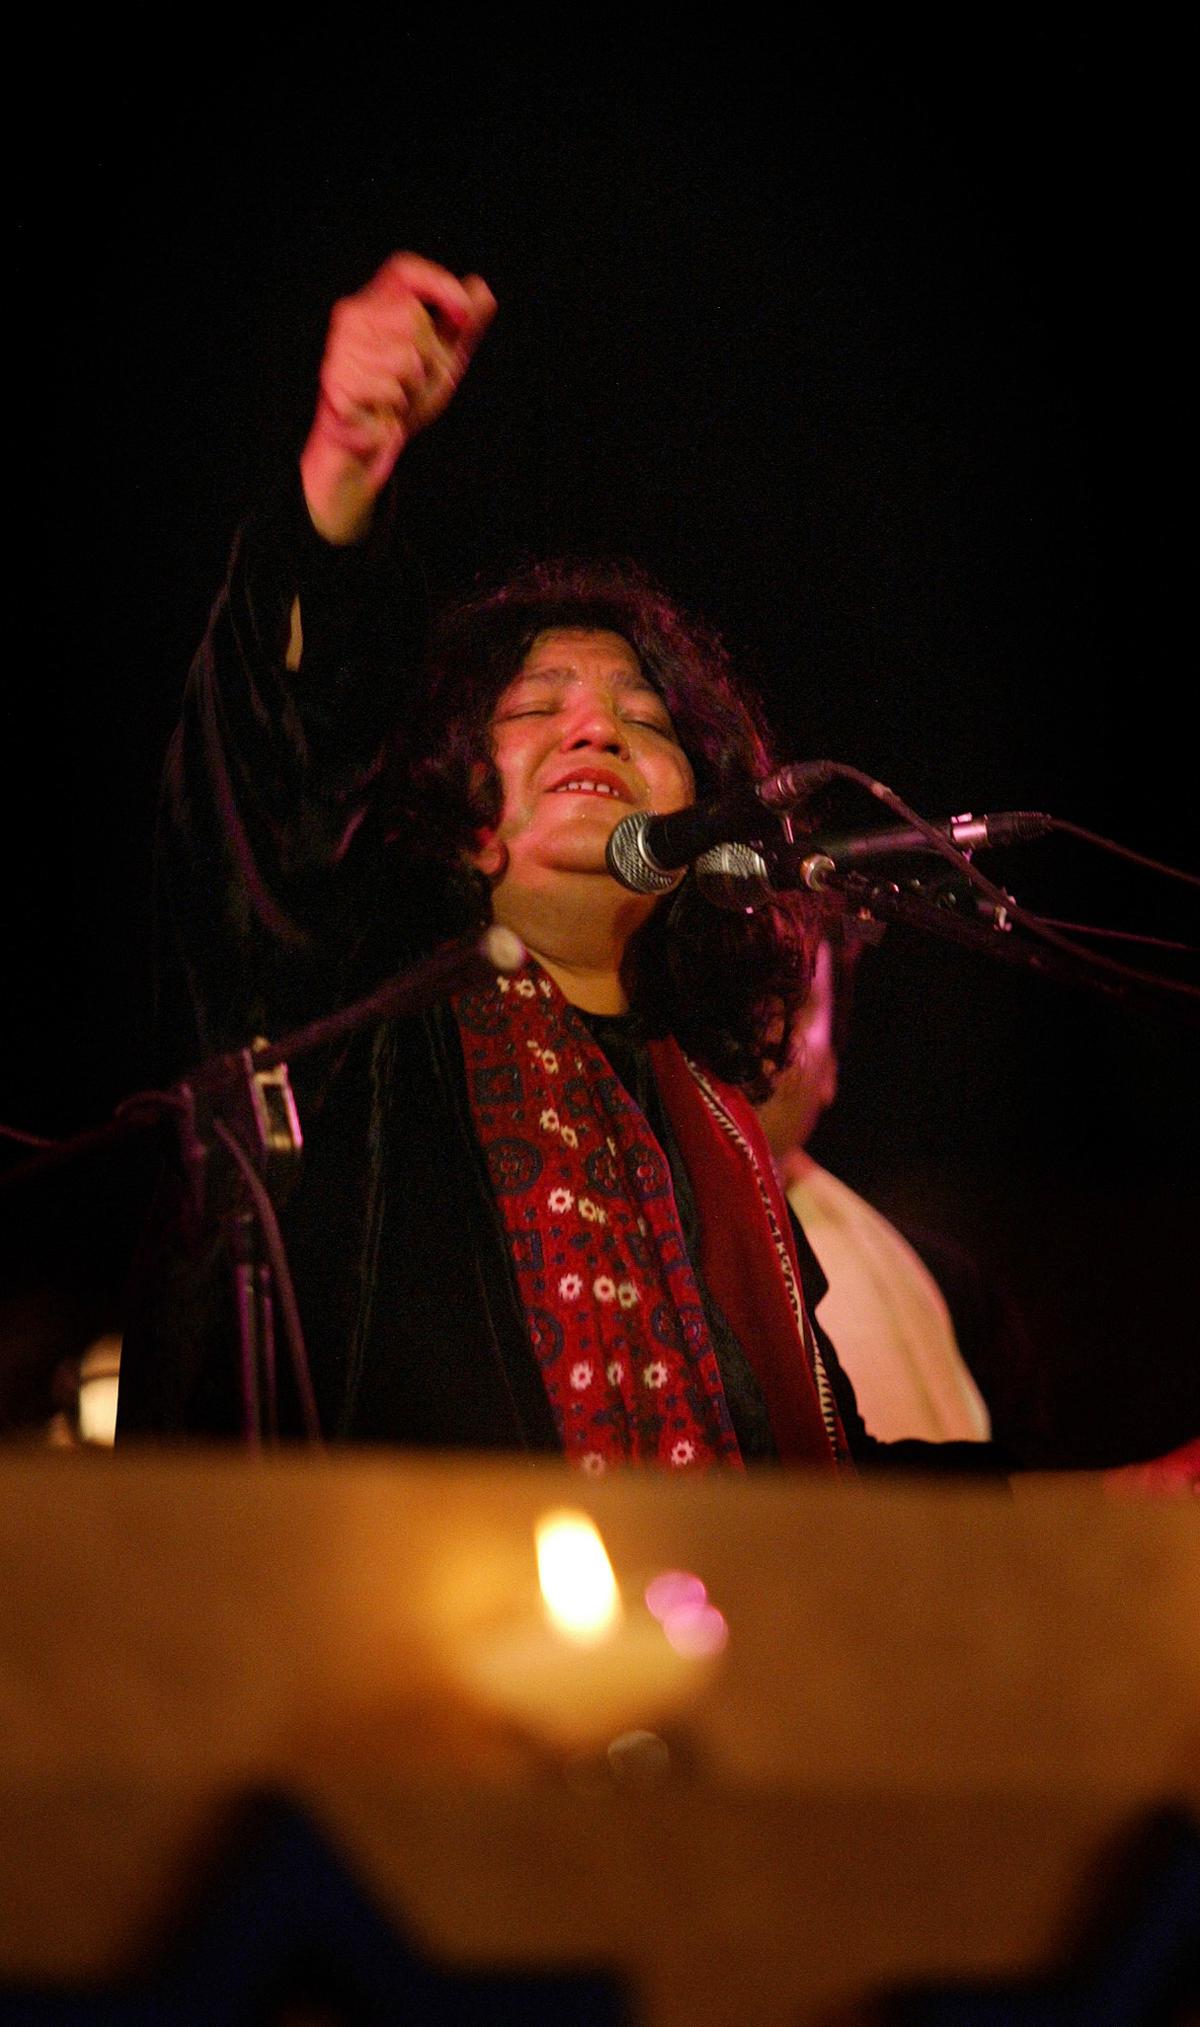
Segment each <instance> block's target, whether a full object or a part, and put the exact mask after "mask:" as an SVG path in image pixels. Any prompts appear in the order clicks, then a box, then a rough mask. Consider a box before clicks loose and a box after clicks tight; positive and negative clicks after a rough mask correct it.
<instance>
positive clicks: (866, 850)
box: [790, 809, 1054, 889]
mask: <svg viewBox="0 0 1200 2027" xmlns="http://www.w3.org/2000/svg"><path fill="white" fill-rule="evenodd" d="M930 828H931V829H932V830H934V831H936V832H937V834H938V836H939V837H941V838H944V839H945V840H946V843H947V844H950V845H953V846H954V847H955V849H956V850H958V851H960V852H973V851H984V850H986V849H987V848H988V847H989V846H997V845H1020V844H1027V843H1028V842H1029V841H1030V840H1031V839H1033V838H1042V837H1045V836H1046V835H1047V834H1048V833H1049V832H1050V831H1052V830H1053V829H1054V818H1053V817H1052V816H1047V815H1046V814H1045V812H1044V811H1042V810H1038V809H1002V810H997V811H994V812H993V813H992V814H991V815H989V816H972V815H971V814H970V812H968V813H967V814H966V815H964V816H952V817H948V818H947V819H946V820H945V821H944V822H942V823H934V824H932V825H931V826H930ZM912 852H927V853H930V854H931V855H933V856H934V857H937V856H939V854H938V850H937V846H936V845H935V844H934V843H933V841H932V839H931V838H930V837H929V836H928V835H927V833H926V832H925V831H920V830H918V829H917V828H916V826H915V825H914V824H903V825H899V826H897V828H896V829H894V830H871V831H850V832H847V833H846V834H845V835H843V836H839V837H831V836H829V835H827V834H825V833H821V832H815V831H814V832H813V833H812V834H811V835H810V836H809V837H806V838H801V839H799V840H798V841H797V843H796V844H795V845H794V846H793V847H792V848H791V854H790V856H791V858H792V859H794V860H795V861H796V862H797V870H798V872H799V875H800V879H801V882H802V884H803V885H804V886H806V887H810V888H814V889H819V888H821V887H823V886H824V885H825V883H826V881H827V880H828V879H829V877H830V875H831V874H832V873H836V872H838V871H839V870H840V869H841V868H842V867H843V866H852V865H855V864H856V863H861V862H862V861H864V860H868V861H869V860H872V859H893V858H900V857H903V856H905V855H906V854H909V853H912Z"/></svg>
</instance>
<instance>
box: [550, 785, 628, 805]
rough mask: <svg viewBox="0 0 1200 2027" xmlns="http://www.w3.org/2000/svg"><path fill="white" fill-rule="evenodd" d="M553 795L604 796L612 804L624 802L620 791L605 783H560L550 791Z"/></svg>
mask: <svg viewBox="0 0 1200 2027" xmlns="http://www.w3.org/2000/svg"><path fill="white" fill-rule="evenodd" d="M551 793H552V794H554V795H606V796H608V797H609V798H610V799H611V800H612V801H613V802H624V800H625V797H624V796H623V795H622V794H621V791H620V789H618V788H612V787H610V785H609V783H608V782H607V781H560V782H559V784H558V786H557V788H555V789H553V790H552V791H551Z"/></svg>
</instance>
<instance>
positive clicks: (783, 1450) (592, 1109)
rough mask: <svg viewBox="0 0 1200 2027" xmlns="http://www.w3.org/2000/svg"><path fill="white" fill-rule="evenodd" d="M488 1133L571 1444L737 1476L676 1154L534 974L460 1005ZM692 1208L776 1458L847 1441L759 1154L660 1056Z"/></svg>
mask: <svg viewBox="0 0 1200 2027" xmlns="http://www.w3.org/2000/svg"><path fill="white" fill-rule="evenodd" d="M454 1011H455V1014H456V1016H457V1019H458V1025H459V1031H460V1035H461V1038H462V1046H463V1055H464V1059H465V1062H466V1071H467V1089H468V1093H469V1097H470V1104H471V1110H472V1115H473V1118H474V1124H475V1131H476V1134H477V1135H478V1138H479V1141H480V1144H481V1146H482V1148H483V1151H484V1154H485V1156H486V1159H487V1164H488V1170H489V1174H490V1176H491V1181H492V1188H493V1190H494V1192H495V1196H496V1202H497V1205H498V1207H499V1210H500V1216H501V1220H502V1222H503V1225H504V1230H505V1233H506V1235H507V1239H508V1245H509V1252H510V1257H511V1259H512V1263H513V1268H514V1273H515V1276H516V1282H517V1288H518V1292H519V1295H520V1299H521V1303H522V1306H523V1309H524V1312H525V1322H526V1327H527V1329H528V1331H529V1336H530V1339H531V1342H532V1344H533V1349H534V1352H535V1354H536V1356H537V1359H538V1363H539V1366H540V1368H541V1373H542V1378H543V1381H544V1384H545V1387H546V1393H547V1396H548V1398H549V1401H550V1405H551V1408H552V1410H553V1413H554V1417H555V1420H556V1422H557V1425H558V1428H559V1431H560V1434H561V1436H562V1441H563V1448H564V1450H565V1452H566V1454H567V1456H568V1457H570V1458H572V1459H573V1460H574V1461H576V1462H577V1463H579V1464H581V1465H582V1466H583V1468H584V1469H585V1470H588V1471H593V1472H601V1471H604V1470H606V1469H607V1468H608V1467H609V1466H610V1465H612V1464H616V1463H619V1462H627V1461H636V1462H642V1463H657V1464H662V1465H665V1466H667V1467H668V1468H671V1469H675V1470H678V1469H686V1468H696V1467H701V1468H703V1467H704V1466H706V1465H710V1464H713V1463H722V1464H729V1465H734V1466H740V1465H741V1462H742V1459H741V1454H740V1452H739V1450H738V1444H737V1438H736V1436H735V1435H734V1431H733V1426H732V1423H731V1421H730V1418H729V1410H728V1407H727V1405H726V1401H725V1393H724V1388H723V1386H722V1383H721V1374H720V1369H719V1367H718V1364H717V1358H716V1354H715V1352H714V1350H713V1347H712V1343H711V1341H710V1337H709V1331H708V1324H707V1320H706V1318H705V1314H704V1307H703V1302H702V1299H701V1296H700V1292H699V1289H698V1287H697V1284H696V1277H695V1274H694V1273H693V1271H692V1266H691V1262H690V1261H689V1259H688V1255H687V1250H686V1247H685V1245H684V1239H683V1232H682V1229H681V1227H680V1222H679V1213H678V1211H677V1209H676V1205H675V1194H674V1190H673V1187H672V1182H671V1172H670V1168H669V1165H668V1162H667V1158H666V1156H665V1154H664V1153H663V1150H662V1148H661V1147H660V1145H659V1143H658V1141H657V1140H656V1138H655V1136H654V1134H653V1133H652V1131H651V1129H650V1127H649V1125H648V1124H647V1122H646V1119H645V1117H644V1116H643V1114H642V1112H641V1111H640V1110H639V1108H638V1106H637V1105H636V1104H635V1103H634V1101H633V1099H632V1098H631V1097H630V1096H629V1094H628V1092H627V1091H626V1090H625V1088H624V1086H623V1085H622V1083H621V1082H620V1080H619V1078H618V1077H617V1076H616V1075H615V1074H614V1072H613V1069H612V1066H611V1064H610V1063H609V1061H608V1059H607V1057H606V1056H605V1055H604V1054H603V1052H602V1051H601V1049H600V1048H599V1047H598V1046H597V1044H596V1042H595V1041H594V1040H593V1038H592V1035H591V1033H590V1032H589V1030H588V1028H587V1025H586V1023H585V1022H584V1021H583V1020H582V1019H581V1018H580V1016H579V1015H578V1014H577V1013H576V1012H575V1010H574V1008H572V1007H571V1006H570V1005H569V1004H568V1003H567V1001H566V1000H565V999H564V997H563V995H562V993H561V992H560V991H559V989H558V987H557V986H556V985H555V983H554V981H553V980H552V979H550V978H549V977H547V975H546V973H545V972H544V971H542V969H541V968H540V966H538V965H536V964H534V963H530V964H529V965H527V966H526V967H525V968H524V969H523V970H521V971H520V972H518V973H517V974H516V975H515V976H514V977H512V978H498V979H497V980H496V983H495V987H494V988H488V989H487V990H485V991H482V992H478V993H470V994H461V995H460V996H459V997H458V998H457V999H456V1000H455V1002H454ZM651 1060H652V1063H653V1066H654V1073H655V1079H656V1082H657V1084H658V1088H659V1091H660V1093H661V1096H662V1099H663V1104H664V1106H665V1108H666V1111H667V1116H668V1118H669V1119H670V1121H671V1125H672V1128H673V1130H674V1132H675V1134H676V1136H677V1138H678V1141H679V1146H680V1150H681V1152H682V1155H683V1158H684V1161H685V1163H686V1165H687V1169H688V1174H689V1176H690V1178H691V1182H692V1188H693V1192H694V1195H695V1198H696V1206H697V1211H698V1213H699V1220H700V1230H701V1259H700V1262H699V1265H700V1269H701V1272H702V1273H703V1274H704V1276H705V1279H706V1281H707V1283H708V1286H709V1288H710V1289H711V1290H712V1293H713V1295H714V1297H715V1299H716V1300H717V1301H718V1302H719V1303H720V1304H721V1307H722V1309H723V1310H724V1312H725V1314H726V1316H727V1317H728V1319H729V1322H730V1324H731V1326H732V1328H733V1330H734V1332H735V1333H736V1335H737V1337H738V1340H739V1342H740V1343H741V1345H742V1347H743V1349H744V1351H745V1353H746V1356H747V1358H748V1359H749V1361H750V1364H751V1367H752V1369H753V1371H754V1373H755V1375H756V1377H757V1379H758V1383H759V1386H760V1388H761V1389H762V1393H763V1397H764V1399H765V1401H766V1404H767V1408H768V1412H769V1414H770V1417H771V1424H772V1428H773V1430H774V1433H775V1439H776V1443H777V1446H778V1449H779V1452H780V1455H781V1457H783V1458H785V1459H789V1460H797V1461H805V1462H823V1463H825V1464H832V1463H835V1462H841V1461H844V1458H845V1443H844V1438H843V1436H842V1433H841V1429H840V1425H839V1423H838V1420H837V1413H836V1409H835V1408H834V1406H833V1401H832V1396H831V1394H830V1392H829V1389H828V1383H827V1381H826V1379H825V1375H824V1372H823V1369H822V1367H821V1362H820V1357H819V1353H818V1350H817V1346H816V1343H815V1340H814V1338H813V1334H812V1330H811V1326H810V1324H809V1322H808V1318H807V1315H806V1313H805V1309H804V1302H803V1297H802V1295H801V1292H800V1276H799V1269H798V1266H797V1262H796V1259H795V1254H794V1250H793V1247H792V1240H791V1231H790V1225H789V1221H788V1217H787V1211H786V1207H785V1205H784V1201H783V1197H782V1193H781V1191H780V1189H779V1185H778V1183H777V1181H776V1178H775V1173H774V1169H773V1167H772V1164H771V1160H770V1156H769V1154H768V1152H767V1148H766V1143H765V1142H764V1141H763V1139H762V1136H761V1133H760V1130H759V1127H758V1122H757V1120H756V1119H755V1116H754V1113H753V1111H752V1110H751V1108H750V1107H749V1105H748V1104H746V1102H745V1100H744V1099H742V1098H741V1097H740V1096H739V1094H738V1093H736V1092H734V1091H732V1090H731V1089H730V1087H729V1086H727V1085H723V1084H718V1083H717V1082H716V1080H715V1079H713V1078H710V1077H708V1076H707V1075H705V1074H703V1073H701V1072H700V1071H699V1070H697V1069H696V1068H695V1066H694V1065H692V1064H690V1063H689V1062H688V1061H687V1060H686V1059H685V1058H684V1056H683V1055H682V1053H681V1051H680V1050H679V1048H678V1047H677V1045H676V1044H675V1043H674V1042H672V1041H666V1042H657V1043H654V1044H652V1046H651Z"/></svg>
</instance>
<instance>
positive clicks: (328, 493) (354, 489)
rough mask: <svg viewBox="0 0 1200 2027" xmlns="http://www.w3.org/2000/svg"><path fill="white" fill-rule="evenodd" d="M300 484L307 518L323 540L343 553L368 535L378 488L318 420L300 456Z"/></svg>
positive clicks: (361, 466)
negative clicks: (343, 550)
mask: <svg viewBox="0 0 1200 2027" xmlns="http://www.w3.org/2000/svg"><path fill="white" fill-rule="evenodd" d="M300 480H301V484H302V486H303V488H304V503H305V506H306V507H307V509H308V517H309V520H310V521H311V522H312V524H313V527H314V528H315V529H316V531H317V533H318V535H320V536H321V538H322V540H324V541H326V542H329V543H331V544H332V545H333V546H334V547H335V548H338V549H344V548H348V547H350V546H351V545H352V544H353V543H356V542H361V541H363V540H364V539H365V537H366V536H367V534H368V533H369V532H370V527H371V521H372V518H373V516H374V512H375V501H376V498H377V497H378V490H379V489H378V486H377V485H376V484H375V483H374V481H373V478H372V476H371V475H370V474H369V472H368V470H367V468H366V467H365V466H364V464H363V461H362V459H361V457H358V456H356V454H355V453H354V451H353V450H351V449H350V448H349V447H348V446H347V445H345V444H344V443H340V442H338V441H337V440H336V439H335V438H334V437H333V436H332V435H331V434H330V432H329V429H328V426H327V425H326V424H324V423H323V422H322V421H321V419H320V418H318V420H317V421H316V422H315V423H314V424H313V427H312V430H311V432H310V434H309V438H308V441H307V443H306V444H305V446H304V449H303V450H302V451H301V453H300Z"/></svg>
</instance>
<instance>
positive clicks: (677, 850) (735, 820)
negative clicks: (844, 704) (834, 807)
mask: <svg viewBox="0 0 1200 2027" xmlns="http://www.w3.org/2000/svg"><path fill="white" fill-rule="evenodd" d="M836 772H837V767H836V765H835V763H834V762H833V761H830V760H799V761H793V762H792V763H791V764H790V765H789V766H787V767H780V768H777V769H776V771H775V773H774V774H768V775H767V776H766V778H765V779H764V780H762V781H757V782H755V784H754V787H753V789H751V790H750V791H746V790H744V789H743V790H741V791H739V793H738V794H736V795H725V796H717V797H715V798H714V799H713V800H712V801H711V802H697V803H692V804H691V806H690V807H689V808H688V809H678V810H675V811H673V813H672V814H671V815H670V816H655V815H653V814H652V812H650V811H649V810H634V811H632V812H631V814H630V815H629V816H623V817H622V818H621V821H620V823H619V824H617V826H616V828H615V829H614V831H613V833H612V836H611V837H610V838H609V840H608V848H607V850H606V852H605V860H606V862H607V865H608V870H609V872H610V873H611V874H612V876H613V878H614V879H615V880H619V881H620V882H621V885H622V886H623V887H628V888H629V889H630V890H631V892H633V893H635V894H665V893H667V892H668V890H669V889H670V888H671V887H673V886H674V885H675V883H676V881H677V879H678V877H679V874H680V873H681V872H683V870H684V869H685V867H687V866H690V865H691V864H692V863H693V861H694V860H696V859H699V858H702V857H703V856H704V854H705V853H706V852H710V851H711V850H712V849H713V847H714V846H715V845H735V844H753V843H754V842H756V841H757V840H758V839H760V838H761V837H762V835H763V829H764V823H765V822H766V820H767V816H768V812H774V813H775V814H777V815H779V816H783V815H785V814H786V813H787V811H788V810H790V809H794V808H795V807H796V806H797V804H799V803H801V802H804V801H807V799H808V797H809V796H810V795H814V794H815V793H816V791H817V789H818V788H823V787H824V785H825V783H826V782H827V781H830V780H832V778H833V776H834V774H835V773H836Z"/></svg>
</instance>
